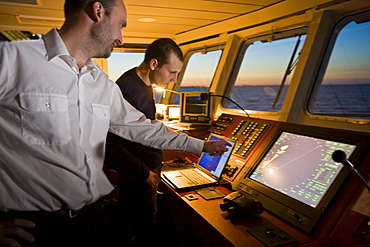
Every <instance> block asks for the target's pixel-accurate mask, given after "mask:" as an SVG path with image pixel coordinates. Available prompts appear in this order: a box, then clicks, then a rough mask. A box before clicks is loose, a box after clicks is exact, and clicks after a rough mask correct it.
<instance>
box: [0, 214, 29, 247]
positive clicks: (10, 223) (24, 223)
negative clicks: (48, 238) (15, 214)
mask: <svg viewBox="0 0 370 247" xmlns="http://www.w3.org/2000/svg"><path fill="white" fill-rule="evenodd" d="M35 226H36V224H35V222H33V221H29V220H23V219H12V220H4V221H0V246H11V247H21V245H20V244H19V243H18V242H17V241H16V240H14V239H13V237H18V238H21V239H24V240H26V241H28V242H30V243H32V242H33V241H35V238H34V237H33V236H32V235H31V234H30V233H29V232H27V231H26V230H24V229H23V228H33V227H35Z"/></svg>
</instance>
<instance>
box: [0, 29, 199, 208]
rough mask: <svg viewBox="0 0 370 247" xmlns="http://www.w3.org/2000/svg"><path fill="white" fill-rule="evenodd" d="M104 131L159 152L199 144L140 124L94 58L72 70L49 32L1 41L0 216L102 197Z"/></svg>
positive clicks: (195, 148) (105, 187)
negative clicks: (31, 37)
mask: <svg viewBox="0 0 370 247" xmlns="http://www.w3.org/2000/svg"><path fill="white" fill-rule="evenodd" d="M108 129H109V130H110V131H112V132H113V133H115V134H117V135H120V136H121V137H123V138H126V139H129V140H132V141H136V142H140V143H142V144H145V145H148V146H152V147H155V148H160V149H177V150H183V151H188V152H193V153H200V152H201V151H202V149H203V145H204V143H203V141H201V140H197V139H194V138H191V137H188V136H187V135H185V134H177V133H175V132H173V131H171V130H169V129H168V128H166V127H165V126H164V125H163V124H162V123H161V122H158V121H150V120H148V119H146V118H145V117H144V115H143V114H142V113H141V112H139V111H137V110H136V109H135V108H134V107H132V106H131V105H130V104H129V103H127V102H126V101H125V100H124V99H123V97H122V94H121V92H120V90H119V88H118V86H117V85H116V84H115V83H114V82H112V81H111V80H109V78H108V76H107V75H106V74H105V73H104V72H103V71H102V70H101V69H100V68H99V67H98V66H97V65H96V64H95V63H94V62H93V61H92V60H89V61H88V62H87V64H86V65H85V66H83V67H82V68H81V69H78V67H77V64H76V62H75V60H74V58H73V57H71V56H70V55H69V53H68V50H67V48H66V47H65V45H64V43H63V41H62V39H61V38H60V36H59V34H58V32H57V31H56V30H55V29H53V30H51V31H50V32H49V33H48V34H46V35H44V36H43V37H42V39H39V40H30V41H16V42H0V211H8V210H20V211H30V210H32V211H33V210H45V211H55V210H59V209H61V208H68V209H74V210H77V209H80V208H82V207H83V206H84V205H87V204H90V203H92V202H94V201H96V200H97V199H98V198H100V197H101V196H103V195H106V194H108V193H109V192H110V191H111V190H112V189H113V187H112V185H111V184H110V183H109V181H108V179H107V178H106V176H105V175H104V172H103V171H102V166H103V161H104V149H105V138H106V134H107V131H108Z"/></svg>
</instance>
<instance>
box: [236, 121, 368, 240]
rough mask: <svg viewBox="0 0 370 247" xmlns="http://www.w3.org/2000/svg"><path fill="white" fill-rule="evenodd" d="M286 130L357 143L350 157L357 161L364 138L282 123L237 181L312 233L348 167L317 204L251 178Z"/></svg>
mask: <svg viewBox="0 0 370 247" xmlns="http://www.w3.org/2000/svg"><path fill="white" fill-rule="evenodd" d="M283 132H289V133H294V134H300V135H305V136H309V137H316V138H320V139H324V140H331V141H337V142H342V143H346V144H352V145H356V146H357V147H356V148H355V150H354V151H353V153H352V155H351V156H350V157H349V160H350V161H351V162H352V163H354V164H355V163H356V162H357V161H358V160H359V158H360V155H361V154H362V150H363V149H364V148H365V147H364V146H365V145H364V144H363V143H364V141H363V140H362V138H361V135H360V134H358V133H353V132H348V131H344V130H334V129H327V128H320V127H313V126H303V125H296V124H289V123H281V125H280V127H279V128H278V129H277V131H276V132H275V134H274V135H273V136H272V137H271V138H270V140H269V142H268V143H266V144H264V145H265V146H264V147H262V151H261V152H260V154H259V155H258V156H257V157H256V158H255V160H253V161H252V163H253V164H252V166H251V169H250V170H249V171H247V172H246V173H245V174H244V176H243V178H241V180H239V181H238V184H237V187H236V188H237V189H238V190H241V191H242V192H244V193H246V194H247V195H248V196H252V197H253V198H254V199H256V200H258V201H260V202H261V203H262V204H263V206H264V207H265V209H266V210H267V211H269V212H271V213H273V214H275V215H277V216H278V217H280V218H282V219H284V220H286V221H288V222H290V223H291V224H293V225H294V226H296V227H298V228H299V229H301V230H303V231H304V232H306V233H312V232H313V231H314V229H315V226H316V225H317V223H318V222H319V221H320V219H321V218H322V216H323V214H324V213H325V212H326V211H327V209H328V207H329V206H330V204H331V202H332V201H333V200H334V198H335V196H336V194H337V193H338V191H339V190H340V188H341V186H343V184H344V183H345V180H346V178H347V176H348V174H349V171H347V170H346V169H342V170H341V171H340V172H339V174H338V176H337V177H336V179H335V180H334V181H333V183H332V185H331V186H330V187H329V188H328V190H327V192H326V194H325V195H324V197H323V198H322V199H321V201H320V202H319V203H318V205H317V207H316V208H314V207H311V206H309V205H307V204H305V203H302V202H300V201H298V200H296V199H294V198H292V197H290V196H288V195H286V194H284V193H282V192H279V191H277V190H275V189H273V188H270V187H268V186H266V185H264V184H261V183H259V182H257V181H255V180H253V179H251V178H250V176H251V175H252V174H253V172H254V171H255V170H256V169H257V167H258V165H259V164H260V162H261V161H262V160H263V158H264V157H265V156H266V155H267V153H268V152H269V150H270V149H271V147H272V146H273V145H274V143H275V142H276V140H277V139H278V138H279V137H280V135H281V133H283Z"/></svg>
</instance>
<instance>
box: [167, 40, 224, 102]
mask: <svg viewBox="0 0 370 247" xmlns="http://www.w3.org/2000/svg"><path fill="white" fill-rule="evenodd" d="M221 54H222V50H220V49H219V47H217V48H208V49H207V50H205V49H202V50H197V51H193V52H190V53H188V54H186V55H185V60H184V69H183V71H182V72H181V74H180V78H179V82H180V81H181V84H178V85H176V86H175V90H176V91H179V92H207V91H208V90H209V87H210V85H211V82H212V80H213V77H214V74H215V71H216V68H217V66H218V63H219V61H220V58H221ZM179 101H180V97H179V95H178V94H176V95H174V100H173V103H174V104H179Z"/></svg>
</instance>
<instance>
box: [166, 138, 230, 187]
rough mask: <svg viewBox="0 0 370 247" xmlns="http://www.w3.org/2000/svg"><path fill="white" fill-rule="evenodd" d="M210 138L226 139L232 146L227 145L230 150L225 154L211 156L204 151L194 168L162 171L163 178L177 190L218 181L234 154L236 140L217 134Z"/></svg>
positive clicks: (210, 139) (203, 185) (211, 139)
mask: <svg viewBox="0 0 370 247" xmlns="http://www.w3.org/2000/svg"><path fill="white" fill-rule="evenodd" d="M208 140H209V141H215V140H225V141H227V142H229V143H230V144H231V145H232V146H231V147H229V146H227V148H228V151H227V152H225V153H224V154H223V155H218V156H211V155H209V154H208V153H202V155H201V156H200V158H199V160H198V162H197V163H196V164H195V165H194V167H193V168H184V169H178V170H173V171H162V172H161V175H162V179H163V180H164V181H165V182H166V183H167V184H169V185H170V186H171V187H172V188H174V189H175V190H184V189H194V188H198V187H205V186H211V185H214V184H216V183H218V182H219V181H220V179H221V177H222V172H223V170H224V168H225V166H226V164H227V162H228V160H229V158H230V156H231V154H232V149H233V148H234V145H235V142H234V141H233V140H231V139H229V138H227V137H224V136H219V135H215V134H210V136H209V138H208Z"/></svg>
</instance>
